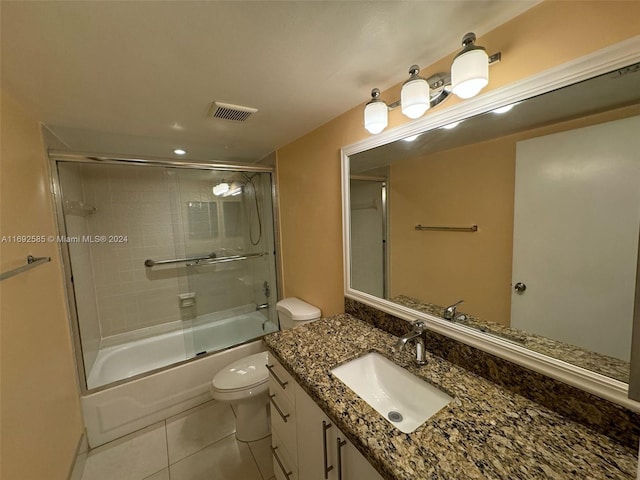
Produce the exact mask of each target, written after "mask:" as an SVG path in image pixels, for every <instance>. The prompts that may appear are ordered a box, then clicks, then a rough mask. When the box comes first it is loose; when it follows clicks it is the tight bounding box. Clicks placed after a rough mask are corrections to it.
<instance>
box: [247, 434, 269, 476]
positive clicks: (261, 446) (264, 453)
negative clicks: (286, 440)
mask: <svg viewBox="0 0 640 480" xmlns="http://www.w3.org/2000/svg"><path fill="white" fill-rule="evenodd" d="M248 445H249V449H250V450H251V453H252V454H253V458H254V459H255V461H256V463H257V464H258V469H259V470H260V473H261V474H262V478H263V479H264V480H268V479H270V478H271V477H273V456H272V454H271V435H269V436H268V437H267V438H263V439H262V440H258V441H257V442H249V443H248Z"/></svg>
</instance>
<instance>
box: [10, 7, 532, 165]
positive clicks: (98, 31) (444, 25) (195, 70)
mask: <svg viewBox="0 0 640 480" xmlns="http://www.w3.org/2000/svg"><path fill="white" fill-rule="evenodd" d="M536 3H538V0H530V1H529V0H528V1H510V0H507V1H479V0H471V1H456V0H448V1H426V0H424V1H407V2H405V1H377V2H372V1H364V0H362V1H303V0H299V1H278V2H276V1H257V2H248V1H203V2H192V1H177V0H176V1H167V2H160V1H148V2H147V1H122V2H116V1H105V2H92V1H82V2H75V1H43V2H40V1H16V2H14V1H7V0H3V1H2V2H1V3H0V8H1V12H0V13H1V49H2V50H1V82H2V88H3V90H6V91H7V92H8V93H10V94H11V95H12V96H14V97H15V98H16V99H17V100H18V101H19V102H20V103H22V104H23V105H24V106H25V107H26V108H28V109H29V110H31V111H32V112H33V113H34V114H35V115H37V117H38V118H39V119H40V120H42V122H43V123H45V124H46V125H47V127H48V128H49V129H50V130H51V132H53V133H54V134H55V136H56V137H57V138H58V140H59V142H60V143H59V144H58V145H57V146H58V147H59V146H65V147H66V148H68V149H70V150H74V151H91V152H106V153H119V154H131V155H153V156H162V157H171V156H174V154H173V149H175V148H178V147H180V148H184V149H185V150H187V151H188V153H187V155H186V156H187V157H189V158H192V159H197V160H214V161H215V160H218V161H225V160H226V161H246V162H254V161H259V160H260V159H262V158H264V157H265V156H267V155H268V154H269V153H271V152H273V151H275V150H276V149H277V148H279V147H282V146H284V145H286V144H288V143H289V142H291V141H293V140H295V139H296V138H298V137H300V136H302V135H304V134H305V133H307V132H309V131H311V130H313V129H315V128H317V127H319V126H320V125H322V124H324V123H326V122H328V121H329V120H331V119H332V118H334V117H336V116H338V115H340V114H341V113H342V112H344V111H346V110H348V109H350V108H352V107H354V106H356V105H358V104H360V103H362V102H364V101H366V100H367V98H368V97H369V92H370V90H371V88H373V87H379V88H381V89H385V88H388V87H390V86H392V85H395V84H396V83H398V82H400V81H402V80H403V79H405V78H407V77H408V73H407V72H408V67H409V66H410V65H411V64H413V63H417V64H419V65H422V66H424V65H429V64H431V63H433V62H435V61H436V60H438V59H440V58H442V57H444V56H446V55H448V54H450V53H452V52H453V51H455V50H457V49H458V48H459V46H460V41H461V38H462V35H463V34H464V33H466V32H467V31H474V32H475V33H476V34H477V35H479V36H480V35H482V34H483V33H486V32H488V31H489V30H491V29H493V28H495V27H496V26H498V25H500V24H502V23H504V22H505V21H507V20H509V19H510V18H513V17H514V16H516V15H519V14H520V13H522V12H524V11H525V10H527V9H528V8H531V7H532V6H533V5H535V4H536ZM213 101H218V102H225V103H231V104H236V105H243V106H248V107H253V108H257V109H258V112H257V113H255V114H253V115H252V116H251V117H250V118H249V119H248V120H247V121H246V122H244V123H239V122H233V121H229V120H221V119H212V118H209V117H208V116H207V112H208V110H209V107H210V105H211V102H213Z"/></svg>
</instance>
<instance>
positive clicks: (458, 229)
mask: <svg viewBox="0 0 640 480" xmlns="http://www.w3.org/2000/svg"><path fill="white" fill-rule="evenodd" d="M415 229H416V230H440V231H443V232H477V231H478V225H471V226H470V227H447V226H433V227H426V226H424V225H416V226H415Z"/></svg>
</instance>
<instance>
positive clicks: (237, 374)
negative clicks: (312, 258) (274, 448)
mask: <svg viewBox="0 0 640 480" xmlns="http://www.w3.org/2000/svg"><path fill="white" fill-rule="evenodd" d="M276 310H277V311H278V319H279V320H280V329H281V330H285V329H288V328H293V327H295V326H297V325H300V324H303V323H308V322H312V321H314V320H317V319H319V318H320V315H321V312H320V309H319V308H317V307H314V306H313V305H310V304H308V303H307V302H304V301H302V300H300V299H299V298H295V297H291V298H285V299H283V300H280V301H279V302H278V303H277V304H276ZM267 363H269V354H268V353H267V352H261V353H256V354H253V355H249V356H248V357H245V358H241V359H240V360H236V361H235V362H233V363H231V364H229V365H227V366H226V367H224V368H223V369H222V370H220V371H219V372H218V373H216V375H215V376H214V377H213V380H212V381H211V386H210V390H211V396H212V397H213V398H214V399H216V400H218V401H220V402H227V403H230V404H232V405H233V408H234V410H235V412H236V438H237V439H238V440H239V441H241V442H253V441H256V440H260V439H261V438H265V437H266V436H268V435H269V434H270V433H271V428H270V420H269V383H268V380H269V372H268V370H267V367H266V365H267Z"/></svg>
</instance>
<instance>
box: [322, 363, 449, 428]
mask: <svg viewBox="0 0 640 480" xmlns="http://www.w3.org/2000/svg"><path fill="white" fill-rule="evenodd" d="M331 373H333V374H334V375H335V376H336V377H338V378H339V379H340V380H341V381H342V382H343V383H344V384H345V385H347V387H349V388H350V389H351V390H353V391H354V392H355V393H356V395H358V396H359V397H360V398H362V399H363V400H364V401H365V402H367V403H368V404H369V405H371V406H372V407H373V408H374V409H375V410H376V411H377V412H378V413H379V414H380V415H382V416H383V417H384V418H386V419H387V420H389V421H390V422H391V424H392V425H394V426H395V427H396V428H398V429H399V430H400V431H402V432H404V433H411V432H413V431H414V430H415V429H416V428H418V427H419V426H420V425H422V424H423V423H424V422H425V421H426V420H427V419H428V418H429V417H431V416H433V415H434V414H435V413H436V412H438V410H440V409H441V408H443V407H444V406H446V405H447V404H448V403H449V402H450V401H451V400H453V399H452V398H451V397H450V396H449V395H447V394H446V393H444V392H442V391H440V390H439V389H437V388H436V387H434V386H433V385H431V384H429V383H427V382H425V381H424V380H421V379H420V378H418V377H416V376H415V375H413V374H411V373H409V372H408V371H407V370H405V369H404V368H402V367H399V366H398V365H396V364H395V363H393V362H392V361H390V360H388V359H386V358H385V357H383V356H382V355H380V354H378V353H368V354H366V355H363V356H362V357H359V358H356V359H355V360H351V361H350V362H347V363H345V364H343V365H340V366H339V367H336V368H334V369H333V370H331Z"/></svg>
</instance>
